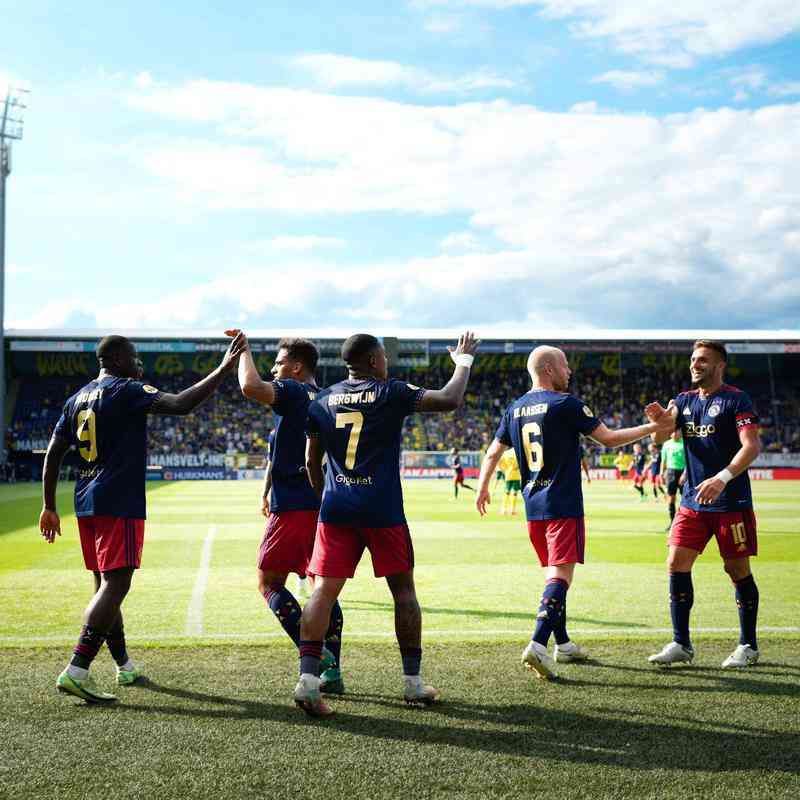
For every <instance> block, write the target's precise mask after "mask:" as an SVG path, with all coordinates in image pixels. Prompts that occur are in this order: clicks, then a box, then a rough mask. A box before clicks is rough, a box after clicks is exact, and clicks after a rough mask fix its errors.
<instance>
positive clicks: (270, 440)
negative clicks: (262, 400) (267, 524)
mask: <svg viewBox="0 0 800 800" xmlns="http://www.w3.org/2000/svg"><path fill="white" fill-rule="evenodd" d="M274 448H275V431H270V434H269V436H268V437H267V453H266V461H267V463H266V465H265V466H264V486H263V489H262V492H261V514H262V516H264V517H266V518H267V519H269V513H270V511H269V498H270V495H271V494H272V453H273V450H274ZM307 592H308V581H307V580H306V576H305V575H298V576H297V587H296V594H297V595H299V596H300V597H305V596H306V595H307Z"/></svg>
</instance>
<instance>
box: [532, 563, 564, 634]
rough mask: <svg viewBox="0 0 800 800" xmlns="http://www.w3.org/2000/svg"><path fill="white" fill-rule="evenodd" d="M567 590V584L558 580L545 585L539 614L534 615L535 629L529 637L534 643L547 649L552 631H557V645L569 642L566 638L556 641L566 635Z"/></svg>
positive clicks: (554, 579)
mask: <svg viewBox="0 0 800 800" xmlns="http://www.w3.org/2000/svg"><path fill="white" fill-rule="evenodd" d="M568 588H569V586H568V584H567V582H566V581H562V580H561V579H560V578H552V579H551V580H549V581H548V582H547V584H546V585H545V587H544V592H543V593H542V600H541V602H540V603H539V613H538V614H537V615H536V629H535V630H534V632H533V636H532V637H531V638H532V639H533V641H534V642H538V643H539V644H541V645H544V646H545V647H547V642H548V640H549V639H550V634H551V633H553V632H554V631H559V635H558V637H557V638H556V642H558V644H564V643H565V642H566V641H568V640H569V639H568V638H567V639H564V641H561V642H559V641H558V639H559V638H561V637H562V636H566V633H567V630H566V616H565V609H566V604H567V589H568Z"/></svg>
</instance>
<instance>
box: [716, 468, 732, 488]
mask: <svg viewBox="0 0 800 800" xmlns="http://www.w3.org/2000/svg"><path fill="white" fill-rule="evenodd" d="M714 477H715V478H716V479H717V480H720V481H722V482H723V483H724V484H725V485H726V486H727V485H728V481H732V480H733V473H732V472H731V471H730V470H729V469H728V468H727V467H726V468H725V469H722V470H720V471H719V472H718V473H717V474H716V475H715V476H714Z"/></svg>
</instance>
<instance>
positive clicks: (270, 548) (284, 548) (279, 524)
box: [258, 511, 318, 575]
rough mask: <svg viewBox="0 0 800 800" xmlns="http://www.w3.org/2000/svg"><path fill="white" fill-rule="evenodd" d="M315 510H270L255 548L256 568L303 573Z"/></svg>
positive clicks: (314, 526)
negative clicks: (271, 511) (264, 527)
mask: <svg viewBox="0 0 800 800" xmlns="http://www.w3.org/2000/svg"><path fill="white" fill-rule="evenodd" d="M317 516H318V512H317V511H281V512H280V513H278V514H270V515H269V518H268V519H267V527H266V529H265V531H264V538H263V539H262V540H261V546H260V547H259V548H258V568H259V569H260V570H263V571H264V572H279V573H282V574H284V573H288V572H296V573H297V574H298V575H305V574H306V571H307V570H308V562H309V561H310V560H311V553H312V552H313V550H314V535H315V534H316V531H317Z"/></svg>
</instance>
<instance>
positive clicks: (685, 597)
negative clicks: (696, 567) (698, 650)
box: [669, 572, 694, 647]
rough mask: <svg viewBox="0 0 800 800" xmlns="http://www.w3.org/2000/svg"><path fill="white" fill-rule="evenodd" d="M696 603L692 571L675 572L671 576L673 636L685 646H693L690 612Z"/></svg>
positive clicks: (670, 607) (670, 603)
mask: <svg viewBox="0 0 800 800" xmlns="http://www.w3.org/2000/svg"><path fill="white" fill-rule="evenodd" d="M693 604H694V587H693V586H692V573H691V572H673V573H671V574H670V576H669V613H670V616H671V617H672V632H673V638H674V639H675V641H676V642H677V643H678V644H682V645H683V646H684V647H691V646H692V644H691V640H690V638H689V614H690V612H691V610H692V605H693Z"/></svg>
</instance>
